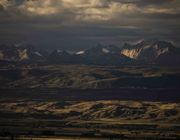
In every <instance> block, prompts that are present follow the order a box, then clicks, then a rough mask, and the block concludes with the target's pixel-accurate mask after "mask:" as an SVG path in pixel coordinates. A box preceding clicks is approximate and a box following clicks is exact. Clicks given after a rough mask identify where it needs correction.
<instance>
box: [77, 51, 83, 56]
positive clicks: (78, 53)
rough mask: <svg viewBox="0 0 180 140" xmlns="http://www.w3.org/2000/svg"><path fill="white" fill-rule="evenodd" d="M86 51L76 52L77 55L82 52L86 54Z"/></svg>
mask: <svg viewBox="0 0 180 140" xmlns="http://www.w3.org/2000/svg"><path fill="white" fill-rule="evenodd" d="M84 53H85V51H79V52H76V54H77V55H81V54H84Z"/></svg>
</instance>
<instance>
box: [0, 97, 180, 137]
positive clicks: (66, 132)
mask: <svg viewBox="0 0 180 140" xmlns="http://www.w3.org/2000/svg"><path fill="white" fill-rule="evenodd" d="M0 113H1V115H0V136H6V137H8V136H9V135H12V134H14V135H15V136H21V135H25V136H26V137H41V136H51V137H52V136H53V137H55V136H56V137H59V136H68V137H74V138H77V137H79V138H80V137H91V138H93V137H94V138H111V137H112V138H126V139H132V138H133V139H178V138H180V135H179V134H180V133H179V132H180V104H179V103H166V102H147V101H119V100H109V101H107V100H102V101H47V100H46V101H43V100H41V101H39V100H17V101H12V100H10V99H9V100H1V102H0ZM82 139H83V138H82Z"/></svg>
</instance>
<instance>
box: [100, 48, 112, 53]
mask: <svg viewBox="0 0 180 140" xmlns="http://www.w3.org/2000/svg"><path fill="white" fill-rule="evenodd" d="M102 52H103V53H110V50H108V49H107V48H102Z"/></svg>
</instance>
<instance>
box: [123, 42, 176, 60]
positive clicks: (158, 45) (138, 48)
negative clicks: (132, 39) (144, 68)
mask: <svg viewBox="0 0 180 140" xmlns="http://www.w3.org/2000/svg"><path fill="white" fill-rule="evenodd" d="M174 48H175V47H174V46H173V45H172V44H171V43H169V42H165V41H142V42H140V43H138V44H136V45H129V44H125V46H124V47H123V49H122V51H121V54H123V55H125V56H127V57H130V58H132V59H135V60H143V61H147V62H153V61H155V60H156V59H157V58H158V57H159V56H160V55H162V54H165V53H168V52H169V51H171V50H172V49H174Z"/></svg>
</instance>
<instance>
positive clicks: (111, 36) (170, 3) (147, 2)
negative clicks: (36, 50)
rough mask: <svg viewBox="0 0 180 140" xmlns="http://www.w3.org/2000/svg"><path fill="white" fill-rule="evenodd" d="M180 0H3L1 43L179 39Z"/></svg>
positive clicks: (79, 44)
mask: <svg viewBox="0 0 180 140" xmlns="http://www.w3.org/2000/svg"><path fill="white" fill-rule="evenodd" d="M179 7H180V0H0V44H2V43H7V42H8V43H26V44H34V45H36V46H41V47H45V48H51V49H54V48H59V49H62V48H63V49H81V48H86V47H90V46H92V45H95V44H97V43H103V44H115V45H119V46H121V44H122V43H124V42H136V41H139V40H142V39H149V38H158V39H161V40H169V41H172V42H174V43H175V44H176V45H177V46H178V45H179V44H180V8H179Z"/></svg>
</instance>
